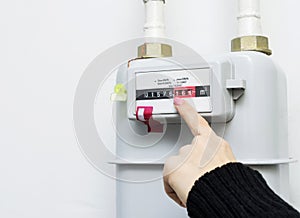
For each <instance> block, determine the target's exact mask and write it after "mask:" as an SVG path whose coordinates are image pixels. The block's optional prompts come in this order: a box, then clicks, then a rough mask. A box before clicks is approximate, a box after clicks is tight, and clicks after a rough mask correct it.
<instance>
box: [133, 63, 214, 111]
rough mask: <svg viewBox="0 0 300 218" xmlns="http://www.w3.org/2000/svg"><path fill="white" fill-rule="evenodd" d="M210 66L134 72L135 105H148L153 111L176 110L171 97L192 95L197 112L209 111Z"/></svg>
mask: <svg viewBox="0 0 300 218" xmlns="http://www.w3.org/2000/svg"><path fill="white" fill-rule="evenodd" d="M210 73H211V71H210V69H209V68H204V69H191V70H171V71H159V72H136V80H135V82H136V93H135V94H136V97H135V98H136V99H135V100H136V107H139V106H152V107H153V114H170V113H176V110H175V108H174V106H173V98H174V97H180V98H192V99H193V101H194V103H195V107H196V109H197V111H198V112H211V111H212V107H211V99H210V97H211V87H210V84H211V81H210V80H211V76H210Z"/></svg>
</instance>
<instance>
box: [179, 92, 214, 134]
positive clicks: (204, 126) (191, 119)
mask: <svg viewBox="0 0 300 218" xmlns="http://www.w3.org/2000/svg"><path fill="white" fill-rule="evenodd" d="M174 105H175V108H176V110H177V111H178V113H179V114H180V116H181V117H182V119H183V120H184V121H185V122H186V124H187V125H188V127H189V128H190V130H191V132H192V134H193V135H194V136H197V135H201V134H204V133H206V132H207V131H208V130H210V126H209V125H208V123H207V121H206V120H205V119H204V118H203V117H202V116H201V115H200V114H198V112H197V111H196V109H195V108H194V107H192V105H190V104H189V103H188V102H186V101H185V100H184V99H182V98H174Z"/></svg>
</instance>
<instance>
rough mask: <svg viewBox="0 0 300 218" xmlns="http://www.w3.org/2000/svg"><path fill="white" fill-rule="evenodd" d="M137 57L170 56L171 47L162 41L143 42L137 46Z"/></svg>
mask: <svg viewBox="0 0 300 218" xmlns="http://www.w3.org/2000/svg"><path fill="white" fill-rule="evenodd" d="M138 57H139V58H161V57H172V47H171V46H170V45H167V44H162V43H145V44H143V45H141V46H139V47H138Z"/></svg>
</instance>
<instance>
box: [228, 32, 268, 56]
mask: <svg viewBox="0 0 300 218" xmlns="http://www.w3.org/2000/svg"><path fill="white" fill-rule="evenodd" d="M231 51H232V52H237V51H257V52H262V53H265V54H266V55H271V54H272V51H271V50H270V49H269V40H268V38H267V37H265V36H242V37H239V38H235V39H233V40H232V41H231Z"/></svg>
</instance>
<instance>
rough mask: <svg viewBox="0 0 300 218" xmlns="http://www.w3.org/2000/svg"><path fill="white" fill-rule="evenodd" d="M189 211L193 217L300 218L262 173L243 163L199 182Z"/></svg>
mask: <svg viewBox="0 0 300 218" xmlns="http://www.w3.org/2000/svg"><path fill="white" fill-rule="evenodd" d="M187 210H188V215H189V216H190V217H191V218H199V217H278V215H279V214H281V217H300V216H299V213H298V212H297V211H296V210H294V209H293V208H292V207H291V206H290V205H288V204H287V203H286V202H285V201H283V200H282V199H281V198H280V197H279V196H278V195H276V194H275V193H274V192H273V191H272V190H271V189H270V188H269V186H268V185H267V183H266V181H265V180H264V179H263V177H262V175H261V174H260V173H259V172H258V171H255V170H253V169H251V168H249V167H247V166H245V165H243V164H241V163H229V164H226V165H224V166H222V167H218V168H216V169H214V170H213V171H211V172H209V173H206V174H205V175H204V176H202V177H201V178H200V179H199V180H197V181H196V182H195V184H194V186H193V188H192V189H191V191H190V193H189V195H188V199H187ZM274 215H275V216H274Z"/></svg>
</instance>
